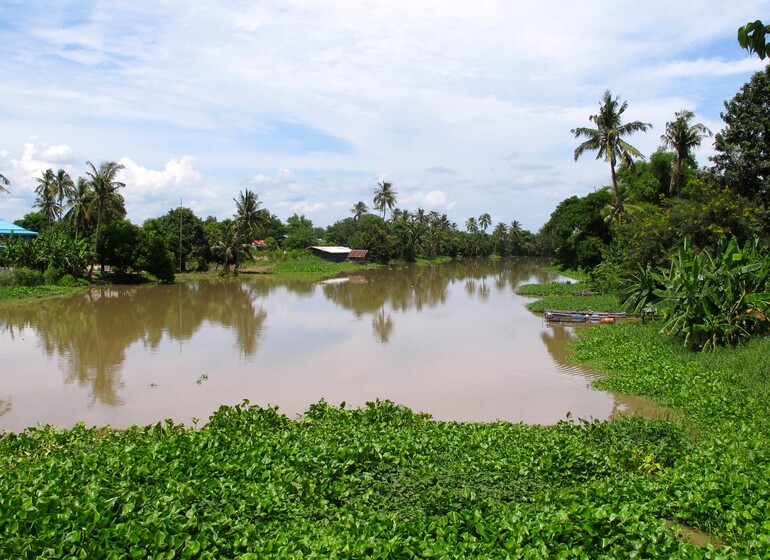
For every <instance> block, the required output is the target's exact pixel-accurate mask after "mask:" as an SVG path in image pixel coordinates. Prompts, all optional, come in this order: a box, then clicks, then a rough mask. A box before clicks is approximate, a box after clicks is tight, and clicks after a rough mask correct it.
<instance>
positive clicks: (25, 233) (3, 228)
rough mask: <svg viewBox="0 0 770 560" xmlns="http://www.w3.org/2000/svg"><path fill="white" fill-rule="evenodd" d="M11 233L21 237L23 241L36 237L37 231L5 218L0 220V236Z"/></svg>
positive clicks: (8, 235) (6, 235)
mask: <svg viewBox="0 0 770 560" xmlns="http://www.w3.org/2000/svg"><path fill="white" fill-rule="evenodd" d="M13 235H18V236H20V237H22V238H23V239H24V241H31V240H32V238H33V237H37V232H36V231H30V230H28V229H24V228H23V227H21V226H17V225H16V224H12V223H11V222H6V221H5V220H0V237H10V236H13Z"/></svg>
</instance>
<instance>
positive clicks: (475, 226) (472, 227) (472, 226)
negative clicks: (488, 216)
mask: <svg viewBox="0 0 770 560" xmlns="http://www.w3.org/2000/svg"><path fill="white" fill-rule="evenodd" d="M465 230H466V231H467V232H468V233H478V232H479V223H478V222H477V221H476V218H474V217H472V216H471V217H470V218H468V219H467V220H465Z"/></svg>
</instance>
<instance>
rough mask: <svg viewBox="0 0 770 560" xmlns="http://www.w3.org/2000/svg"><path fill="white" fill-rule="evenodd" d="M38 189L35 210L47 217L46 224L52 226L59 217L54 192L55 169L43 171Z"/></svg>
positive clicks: (36, 190)
mask: <svg viewBox="0 0 770 560" xmlns="http://www.w3.org/2000/svg"><path fill="white" fill-rule="evenodd" d="M35 181H37V187H36V188H35V194H36V195H37V197H36V198H35V208H39V209H40V212H42V214H43V215H44V216H45V220H46V223H47V224H48V225H49V226H50V225H51V224H53V223H54V222H55V221H56V216H57V215H58V212H57V209H56V195H55V194H54V193H55V190H54V182H55V178H54V174H53V169H51V168H48V169H46V170H45V171H43V174H42V175H41V176H40V177H38V178H36V179H35Z"/></svg>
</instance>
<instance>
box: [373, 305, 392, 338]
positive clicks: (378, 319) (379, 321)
mask: <svg viewBox="0 0 770 560" xmlns="http://www.w3.org/2000/svg"><path fill="white" fill-rule="evenodd" d="M372 330H373V331H374V335H375V336H376V337H377V339H378V340H379V341H380V344H387V343H388V342H390V335H391V333H392V332H393V320H392V319H391V318H390V313H388V314H387V315H386V314H385V308H384V307H383V308H380V310H379V311H378V312H377V313H376V314H375V316H374V319H372Z"/></svg>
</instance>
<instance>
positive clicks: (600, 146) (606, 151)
mask: <svg viewBox="0 0 770 560" xmlns="http://www.w3.org/2000/svg"><path fill="white" fill-rule="evenodd" d="M627 108H628V102H627V101H624V102H623V103H622V104H618V99H617V97H616V98H615V99H613V98H612V94H611V93H610V90H607V91H605V92H604V95H603V96H602V104H601V105H600V106H599V112H598V113H597V114H596V115H591V116H589V117H588V120H590V121H591V122H592V123H594V124H595V125H596V128H587V127H578V128H573V129H572V130H571V132H572V134H574V135H575V138H581V137H583V138H586V140H585V141H584V142H583V143H582V144H580V145H579V146H578V147H577V148H575V161H577V160H578V158H579V157H580V156H582V155H583V154H584V153H585V152H586V151H588V150H596V159H599V158H602V157H603V158H604V161H607V162H609V164H610V172H611V176H612V189H613V191H614V193H615V199H616V201H617V209H618V212H619V213H620V214H622V213H623V201H622V199H621V196H620V191H619V189H618V178H617V176H616V175H615V168H616V166H617V164H618V163H621V164H622V163H625V164H628V165H633V158H640V159H643V158H644V156H643V155H642V153H641V152H640V151H639V150H637V149H636V148H634V147H633V146H632V145H631V144H629V143H628V142H626V141H625V140H623V137H624V136H628V135H629V134H631V133H633V132H639V131H641V132H647V129H648V128H652V125H651V124H650V123H643V122H641V121H633V122H630V123H626V124H623V123H622V120H621V118H622V116H623V113H624V112H625V110H626V109H627Z"/></svg>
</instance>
